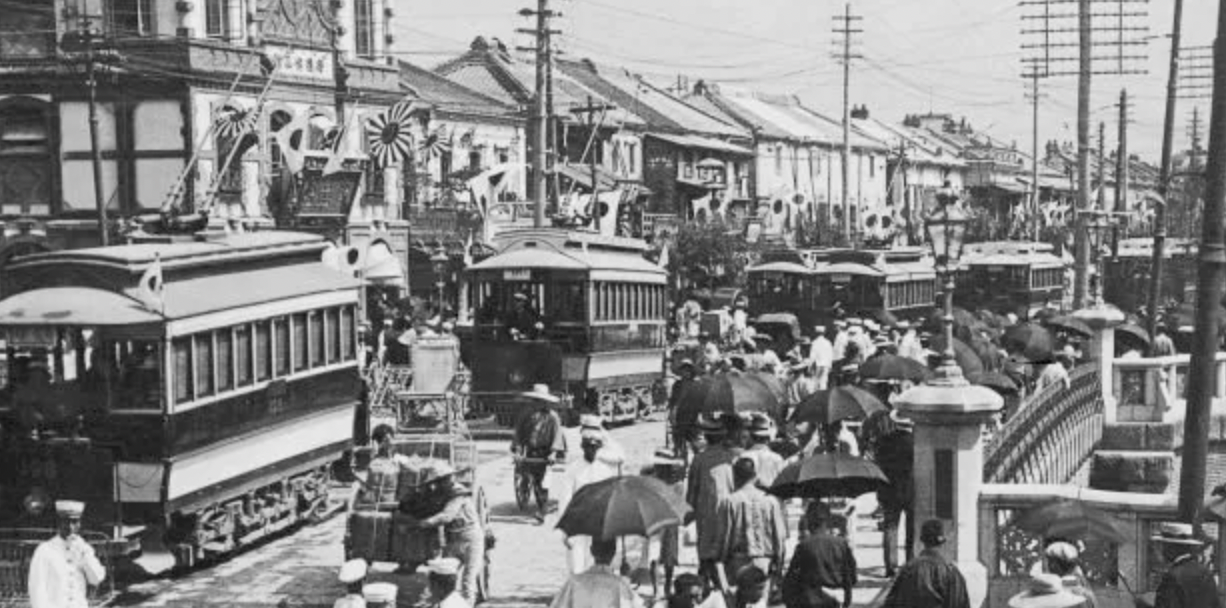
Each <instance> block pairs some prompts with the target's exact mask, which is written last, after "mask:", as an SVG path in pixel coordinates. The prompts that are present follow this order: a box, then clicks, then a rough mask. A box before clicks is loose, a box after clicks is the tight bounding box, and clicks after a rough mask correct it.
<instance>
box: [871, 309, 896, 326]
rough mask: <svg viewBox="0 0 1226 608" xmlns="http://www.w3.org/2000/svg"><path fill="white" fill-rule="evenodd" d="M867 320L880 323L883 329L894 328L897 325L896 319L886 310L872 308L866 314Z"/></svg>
mask: <svg viewBox="0 0 1226 608" xmlns="http://www.w3.org/2000/svg"><path fill="white" fill-rule="evenodd" d="M868 318H870V319H872V320H874V321H876V322H877V323H880V324H881V325H882V326H883V327H894V326H895V325H898V317H896V316H894V313H891V312H890V311H888V310H884V309H881V308H874V309H873V310H870V311H869V312H868Z"/></svg>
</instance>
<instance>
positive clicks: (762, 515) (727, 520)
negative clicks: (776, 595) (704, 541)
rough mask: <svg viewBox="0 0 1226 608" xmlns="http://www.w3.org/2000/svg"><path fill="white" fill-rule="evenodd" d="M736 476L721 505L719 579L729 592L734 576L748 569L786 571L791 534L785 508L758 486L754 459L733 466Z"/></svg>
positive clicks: (745, 459)
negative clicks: (733, 484)
mask: <svg viewBox="0 0 1226 608" xmlns="http://www.w3.org/2000/svg"><path fill="white" fill-rule="evenodd" d="M732 475H733V482H734V483H735V484H736V490H735V491H734V492H733V493H732V494H731V495H730V496H729V497H728V499H727V500H726V501H724V502H723V504H721V505H720V506H719V520H718V521H719V523H718V527H717V528H716V530H717V533H716V534H717V537H718V543H719V545H718V546H719V548H718V555H717V557H716V572H717V573H718V574H719V578H718V579H717V580H718V581H719V583H720V589H721V590H723V591H724V592H725V593H727V592H728V591H730V588H729V581H730V580H731V579H732V578H733V576H732V575H733V573H737V572H740V571H741V569H742V568H744V567H746V566H756V567H757V568H759V569H761V570H762V571H763V572H766V573H772V572H778V571H779V570H780V569H782V568H783V558H784V554H785V551H786V549H787V548H786V546H785V545H786V542H787V535H788V534H787V520H786V519H785V518H784V515H783V507H782V505H780V503H779V501H778V500H777V499H776V498H774V497H772V496H768V495H767V494H766V493H765V492H763V491H762V489H761V488H759V487H758V485H757V484H756V483H755V481H756V480H757V472H756V471H755V470H754V461H753V459H752V458H740V459H738V460H737V461H736V463H734V464H733V466H732ZM767 586H768V587H769V583H767ZM767 594H768V595H769V590H768V592H767Z"/></svg>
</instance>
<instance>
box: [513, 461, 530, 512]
mask: <svg viewBox="0 0 1226 608" xmlns="http://www.w3.org/2000/svg"><path fill="white" fill-rule="evenodd" d="M531 485H532V483H531V481H530V479H529V477H528V475H527V474H526V473H525V472H524V467H523V465H521V464H516V465H515V504H517V505H519V510H520V511H523V510H524V509H527V508H528V499H529V498H530V496H529V495H530V494H531V490H532V489H531Z"/></svg>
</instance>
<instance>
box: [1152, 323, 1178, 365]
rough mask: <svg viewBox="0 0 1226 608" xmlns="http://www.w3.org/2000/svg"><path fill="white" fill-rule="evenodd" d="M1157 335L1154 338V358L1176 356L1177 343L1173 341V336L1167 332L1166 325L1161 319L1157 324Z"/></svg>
mask: <svg viewBox="0 0 1226 608" xmlns="http://www.w3.org/2000/svg"><path fill="white" fill-rule="evenodd" d="M1157 327H1158V328H1157V330H1156V333H1157V335H1156V336H1154V346H1153V349H1152V351H1153V352H1152V355H1153V356H1154V357H1170V356H1172V355H1174V354H1175V341H1174V340H1172V339H1171V335H1170V334H1169V333H1167V331H1166V325H1165V324H1163V322H1162V320H1161V319H1159V321H1158V324H1157Z"/></svg>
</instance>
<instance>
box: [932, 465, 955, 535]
mask: <svg viewBox="0 0 1226 608" xmlns="http://www.w3.org/2000/svg"><path fill="white" fill-rule="evenodd" d="M933 458H934V460H936V462H935V463H934V464H935V467H934V470H935V471H936V505H935V508H936V516H937V518H938V519H953V518H954V491H955V490H956V489H957V488H956V484H955V483H954V451H953V450H937V451H935V452H933Z"/></svg>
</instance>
